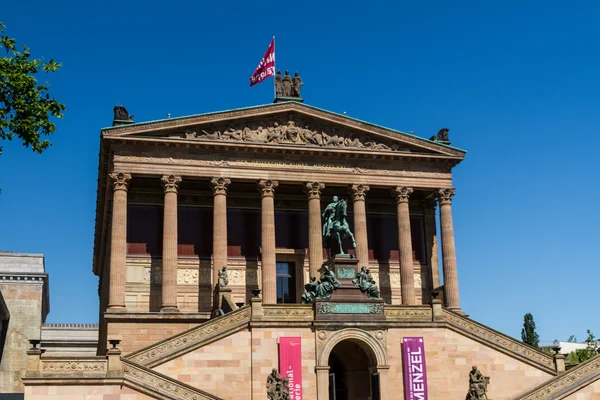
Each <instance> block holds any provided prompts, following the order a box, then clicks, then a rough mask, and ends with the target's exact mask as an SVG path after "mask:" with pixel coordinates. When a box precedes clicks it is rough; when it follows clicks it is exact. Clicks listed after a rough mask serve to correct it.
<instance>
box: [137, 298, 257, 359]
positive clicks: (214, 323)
mask: <svg viewBox="0 0 600 400" xmlns="http://www.w3.org/2000/svg"><path fill="white" fill-rule="evenodd" d="M248 322H250V308H247V307H245V308H242V309H240V310H238V311H235V312H232V313H230V314H227V315H225V316H223V317H221V318H216V319H214V320H210V321H208V322H206V323H204V324H202V325H200V326H198V327H196V328H193V329H190V330H189V331H187V332H184V333H182V334H180V335H177V336H174V337H172V338H170V339H167V340H165V341H163V342H160V343H157V344H156V345H153V346H149V347H147V348H145V349H142V350H140V351H138V352H136V353H134V354H132V355H130V356H128V357H127V359H129V360H131V361H132V362H135V363H138V364H141V365H144V366H147V365H151V364H154V363H156V362H158V361H167V360H168V359H169V357H171V356H173V355H176V354H179V353H180V352H182V351H184V350H191V349H193V348H196V347H198V346H200V345H201V344H202V343H203V342H205V341H207V340H211V339H213V338H215V337H218V336H220V335H223V334H225V333H227V332H228V331H230V330H232V329H235V328H239V327H240V326H242V325H244V324H247V323H248Z"/></svg>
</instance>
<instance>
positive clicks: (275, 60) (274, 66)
mask: <svg viewBox="0 0 600 400" xmlns="http://www.w3.org/2000/svg"><path fill="white" fill-rule="evenodd" d="M276 75H277V55H276V54H275V35H273V96H274V97H273V100H275V99H276V98H277V84H276V83H275V76H276Z"/></svg>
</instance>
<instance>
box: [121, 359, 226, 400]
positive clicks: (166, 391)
mask: <svg viewBox="0 0 600 400" xmlns="http://www.w3.org/2000/svg"><path fill="white" fill-rule="evenodd" d="M123 377H124V379H125V384H126V385H127V383H128V382H127V381H130V383H133V384H135V385H139V386H141V387H142V388H143V389H145V391H151V392H155V393H159V394H160V395H161V397H159V398H168V399H174V400H219V398H218V397H216V396H213V395H211V394H209V393H206V392H204V391H202V390H200V389H196V388H194V387H192V386H189V385H185V384H183V383H181V382H179V381H177V380H175V379H171V378H169V377H168V376H165V375H163V374H160V373H158V372H156V371H153V370H151V369H148V368H143V367H140V366H138V365H135V364H134V363H131V362H127V361H123ZM134 389H137V388H135V387H134ZM153 394H154V393H153ZM163 396H164V397H163ZM153 397H154V396H153Z"/></svg>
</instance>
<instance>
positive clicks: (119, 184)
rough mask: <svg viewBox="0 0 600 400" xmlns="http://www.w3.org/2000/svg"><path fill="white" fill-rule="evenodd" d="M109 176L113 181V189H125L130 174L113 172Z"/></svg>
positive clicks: (127, 185)
mask: <svg viewBox="0 0 600 400" xmlns="http://www.w3.org/2000/svg"><path fill="white" fill-rule="evenodd" d="M109 176H110V179H112V182H113V190H115V191H116V190H124V191H127V188H128V187H129V181H130V180H131V174H124V173H123V172H113V173H112V174H110V175H109Z"/></svg>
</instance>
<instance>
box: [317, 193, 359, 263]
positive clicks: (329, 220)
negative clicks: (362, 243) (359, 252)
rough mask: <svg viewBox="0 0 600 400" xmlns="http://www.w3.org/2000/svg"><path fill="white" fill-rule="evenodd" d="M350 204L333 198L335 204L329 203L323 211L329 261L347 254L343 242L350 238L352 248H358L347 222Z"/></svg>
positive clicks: (324, 235)
mask: <svg viewBox="0 0 600 400" xmlns="http://www.w3.org/2000/svg"><path fill="white" fill-rule="evenodd" d="M347 210H348V203H347V202H346V200H344V199H339V198H338V197H337V196H333V202H331V203H329V204H328V205H327V207H326V208H325V211H323V215H322V216H323V218H324V222H323V239H324V240H325V247H326V248H327V254H328V255H329V259H333V258H334V257H335V256H336V255H340V254H341V255H343V254H347V253H346V251H347V249H346V251H345V250H344V245H343V240H344V239H347V238H350V240H352V248H356V240H354V235H353V234H352V231H350V225H348V221H346V216H347V215H348V213H347Z"/></svg>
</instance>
